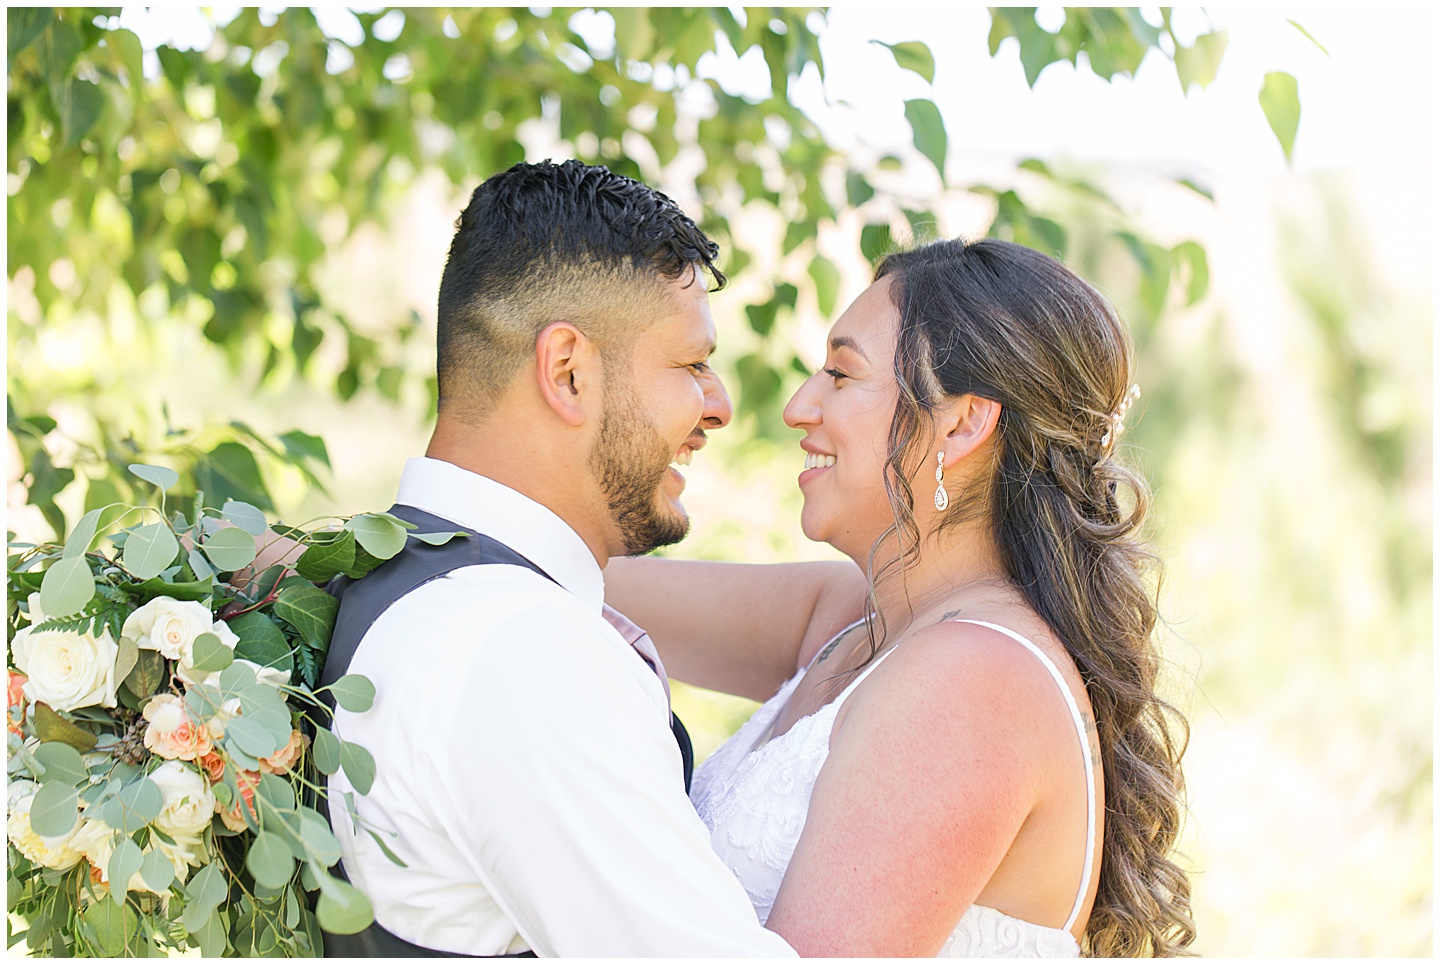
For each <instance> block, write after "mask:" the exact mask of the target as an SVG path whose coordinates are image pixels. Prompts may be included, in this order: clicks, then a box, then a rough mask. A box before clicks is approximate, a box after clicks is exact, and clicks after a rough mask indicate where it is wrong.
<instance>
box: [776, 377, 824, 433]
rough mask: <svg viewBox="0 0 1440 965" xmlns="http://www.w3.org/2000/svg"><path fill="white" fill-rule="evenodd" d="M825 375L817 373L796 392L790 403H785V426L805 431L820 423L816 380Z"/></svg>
mask: <svg viewBox="0 0 1440 965" xmlns="http://www.w3.org/2000/svg"><path fill="white" fill-rule="evenodd" d="M822 375H824V373H823V372H816V373H815V374H814V375H812V376H810V378H808V379H806V380H805V384H804V385H802V386H800V388H798V389H796V390H795V394H794V395H792V396H791V397H790V401H789V402H787V403H785V413H784V417H785V424H786V425H787V426H789V427H790V428H792V429H803V428H805V427H806V426H812V425H816V424H817V423H819V422H820V403H819V393H818V392H816V391H815V389H816V383H815V380H816V379H818V378H819V377H820V376H822Z"/></svg>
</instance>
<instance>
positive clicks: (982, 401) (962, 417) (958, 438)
mask: <svg viewBox="0 0 1440 965" xmlns="http://www.w3.org/2000/svg"><path fill="white" fill-rule="evenodd" d="M1000 409H1001V406H1000V403H999V402H996V401H995V400H994V399H986V398H982V397H981V396H978V395H969V394H966V395H962V396H960V397H958V398H957V399H955V400H954V401H953V402H951V403H950V404H949V405H948V406H946V407H945V409H944V412H943V415H941V416H940V419H939V423H940V425H939V429H940V431H941V433H942V435H941V440H940V449H941V451H943V452H944V453H945V466H946V468H949V467H951V466H954V465H955V464H956V463H958V462H960V461H961V460H962V459H964V458H965V457H966V456H968V455H970V453H972V452H974V451H975V450H976V449H979V448H980V447H981V446H983V445H984V444H985V442H986V440H988V439H989V438H990V437H991V436H992V435H994V434H995V427H996V426H997V425H999V424H1000Z"/></svg>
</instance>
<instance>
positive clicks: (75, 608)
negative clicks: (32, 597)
mask: <svg viewBox="0 0 1440 965" xmlns="http://www.w3.org/2000/svg"><path fill="white" fill-rule="evenodd" d="M94 598H95V576H94V574H92V573H91V572H90V564H89V563H88V562H87V561H86V560H85V557H83V556H70V557H66V558H65V559H62V560H57V561H56V562H54V563H52V564H51V565H50V568H49V569H48V570H46V571H45V577H44V579H43V580H42V581H41V582H40V608H41V609H42V610H44V611H45V616H46V617H47V618H51V619H53V618H55V617H63V616H69V615H70V614H72V613H78V612H80V611H81V610H83V609H84V608H85V606H86V605H87V604H89V602H90V601H91V600H92V599H94Z"/></svg>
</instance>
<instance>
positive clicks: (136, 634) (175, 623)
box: [120, 596, 234, 663]
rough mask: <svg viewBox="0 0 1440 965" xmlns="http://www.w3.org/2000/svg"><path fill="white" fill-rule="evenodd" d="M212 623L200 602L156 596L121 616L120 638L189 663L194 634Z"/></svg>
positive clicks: (207, 609) (205, 629) (209, 626)
mask: <svg viewBox="0 0 1440 965" xmlns="http://www.w3.org/2000/svg"><path fill="white" fill-rule="evenodd" d="M214 623H215V618H214V617H213V616H211V615H210V608H209V607H207V606H205V605H204V604H201V603H196V602H195V601H193V600H186V601H183V602H182V601H180V600H173V599H171V598H170V597H168V596H157V597H156V598H155V599H153V600H151V601H150V602H149V603H147V604H145V605H144V606H142V607H141V608H140V609H138V610H136V611H135V612H134V613H132V614H130V616H128V617H126V618H125V625H124V626H123V627H122V628H121V630H120V638H121V639H122V640H123V639H127V638H128V639H130V640H133V641H134V642H135V646H137V647H139V648H140V649H141V650H158V651H160V653H162V654H163V655H164V656H165V657H166V659H168V660H184V661H185V662H186V663H189V662H190V658H191V652H192V648H193V647H194V646H195V638H196V637H198V636H200V634H202V633H209V632H211V629H212V627H213V625H214ZM227 629H228V628H227ZM232 636H233V634H232ZM222 639H223V638H222ZM231 646H232V647H233V646H234V644H231Z"/></svg>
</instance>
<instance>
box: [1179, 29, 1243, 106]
mask: <svg viewBox="0 0 1440 965" xmlns="http://www.w3.org/2000/svg"><path fill="white" fill-rule="evenodd" d="M1229 43H1230V35H1229V34H1228V33H1226V32H1225V31H1223V30H1216V31H1214V32H1213V33H1208V34H1201V35H1200V36H1198V37H1196V38H1195V43H1193V44H1191V45H1190V46H1189V47H1181V46H1179V45H1178V44H1177V45H1176V47H1175V73H1176V75H1177V76H1178V77H1179V78H1180V89H1181V90H1182V91H1184V92H1185V93H1187V94H1188V93H1189V92H1190V85H1191V84H1199V85H1200V86H1201V87H1202V88H1204V87H1208V86H1210V82H1211V81H1213V80H1214V79H1215V74H1216V72H1217V71H1218V70H1219V69H1220V60H1221V58H1223V57H1224V56H1225V47H1226V46H1227V45H1228V44H1229Z"/></svg>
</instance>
